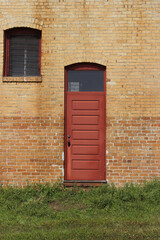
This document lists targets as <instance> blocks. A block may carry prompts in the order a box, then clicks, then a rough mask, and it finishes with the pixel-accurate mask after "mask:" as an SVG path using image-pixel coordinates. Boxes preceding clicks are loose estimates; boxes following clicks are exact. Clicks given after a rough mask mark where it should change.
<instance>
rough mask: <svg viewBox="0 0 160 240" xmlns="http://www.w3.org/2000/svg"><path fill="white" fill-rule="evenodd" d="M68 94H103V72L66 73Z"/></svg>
mask: <svg viewBox="0 0 160 240" xmlns="http://www.w3.org/2000/svg"><path fill="white" fill-rule="evenodd" d="M68 91H69V92H103V91H104V71H98V70H97V71H93V70H87V71H85V70H84V71H72V70H71V71H68Z"/></svg>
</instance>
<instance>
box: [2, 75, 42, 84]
mask: <svg viewBox="0 0 160 240" xmlns="http://www.w3.org/2000/svg"><path fill="white" fill-rule="evenodd" d="M2 81H3V82H16V83H17V82H20V83H32V82H33V83H41V82H42V76H39V77H2Z"/></svg>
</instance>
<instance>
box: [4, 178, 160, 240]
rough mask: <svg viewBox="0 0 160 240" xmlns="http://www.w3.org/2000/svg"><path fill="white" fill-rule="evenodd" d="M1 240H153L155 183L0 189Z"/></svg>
mask: <svg viewBox="0 0 160 240" xmlns="http://www.w3.org/2000/svg"><path fill="white" fill-rule="evenodd" d="M0 239H1V240H19V239H22V240H30V239H33V240H47V239H48V240H50V239H51V240H52V239H54V240H55V239H57V240H61V239H62V240H65V239H69V240H78V239H80V240H83V239H87V240H90V239H93V240H96V239H98V240H101V239H109V240H115V239H116V240H121V239H122V240H125V239H126V240H129V239H132V240H133V239H135V240H141V239H148V240H158V239H160V181H158V180H154V181H152V182H146V183H145V184H143V185H134V184H127V185H126V186H124V187H121V188H115V186H114V185H105V186H101V187H97V188H90V189H87V191H86V190H85V189H84V188H78V187H73V188H65V187H63V185H62V184H53V185H49V184H46V185H41V184H35V185H32V186H27V187H25V188H24V189H21V188H16V187H7V188H3V187H1V188H0Z"/></svg>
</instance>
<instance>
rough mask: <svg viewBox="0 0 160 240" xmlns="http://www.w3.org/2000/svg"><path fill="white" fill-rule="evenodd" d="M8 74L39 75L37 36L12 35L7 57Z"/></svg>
mask: <svg viewBox="0 0 160 240" xmlns="http://www.w3.org/2000/svg"><path fill="white" fill-rule="evenodd" d="M9 75H10V76H39V38H38V37H37V36H26V35H25V36H12V37H11V38H10V57H9Z"/></svg>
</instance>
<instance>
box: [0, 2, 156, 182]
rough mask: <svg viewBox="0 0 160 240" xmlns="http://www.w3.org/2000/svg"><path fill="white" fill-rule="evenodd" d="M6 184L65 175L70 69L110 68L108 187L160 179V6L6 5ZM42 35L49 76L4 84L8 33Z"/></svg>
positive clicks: (2, 125)
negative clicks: (25, 30)
mask: <svg viewBox="0 0 160 240" xmlns="http://www.w3.org/2000/svg"><path fill="white" fill-rule="evenodd" d="M0 8H1V14H0V134H1V137H0V162H1V175H0V181H1V183H2V184H14V185H25V184H26V182H39V181H40V182H46V181H47V182H54V181H56V180H57V179H58V178H60V177H62V179H63V172H64V167H63V164H64V67H65V66H66V65H69V64H72V63H77V62H95V63H99V64H103V65H105V66H106V68H107V89H106V104H107V111H106V115H107V116H106V119H107V126H106V129H107V135H106V152H107V155H106V167H107V171H106V172H107V176H106V178H107V180H108V181H109V182H114V183H115V184H116V185H121V184H123V183H125V182H130V181H133V182H139V181H141V180H145V179H151V178H152V177H154V176H157V177H159V176H160V163H159V160H160V129H159V127H160V94H159V92H160V24H159V10H160V2H159V0H145V1H143V0H105V1H104V0H54V1H53V0H21V1H19V0H0ZM13 27H31V28H36V29H39V30H42V59H41V65H42V66H41V73H42V76H41V77H39V78H38V79H37V78H34V77H32V78H29V77H26V78H13V77H12V78H6V77H3V54H4V51H3V48H4V40H3V38H4V30H6V29H9V28H13Z"/></svg>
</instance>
